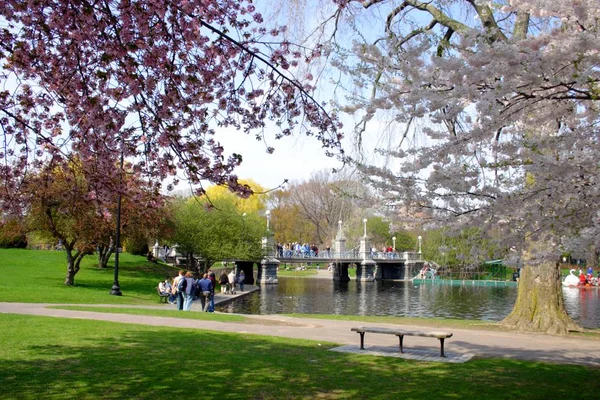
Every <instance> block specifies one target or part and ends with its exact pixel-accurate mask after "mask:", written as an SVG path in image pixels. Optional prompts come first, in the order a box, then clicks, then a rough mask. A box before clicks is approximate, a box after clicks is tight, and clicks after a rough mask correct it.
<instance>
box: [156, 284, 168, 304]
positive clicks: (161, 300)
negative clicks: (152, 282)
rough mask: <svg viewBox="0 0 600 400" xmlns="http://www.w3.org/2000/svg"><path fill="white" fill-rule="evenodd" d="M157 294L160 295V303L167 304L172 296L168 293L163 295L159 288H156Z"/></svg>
mask: <svg viewBox="0 0 600 400" xmlns="http://www.w3.org/2000/svg"><path fill="white" fill-rule="evenodd" d="M156 293H158V297H160V302H161V303H165V304H167V301H169V296H170V295H169V294H168V293H161V292H160V290H159V289H158V286H157V287H156Z"/></svg>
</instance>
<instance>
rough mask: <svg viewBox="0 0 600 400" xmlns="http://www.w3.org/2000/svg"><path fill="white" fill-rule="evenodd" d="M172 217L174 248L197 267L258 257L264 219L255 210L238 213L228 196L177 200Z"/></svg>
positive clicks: (200, 268) (203, 269)
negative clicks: (193, 261) (195, 263)
mask: <svg viewBox="0 0 600 400" xmlns="http://www.w3.org/2000/svg"><path fill="white" fill-rule="evenodd" d="M172 206H173V207H174V211H173V215H174V220H175V228H176V229H175V235H174V237H173V240H174V241H175V242H176V243H177V245H178V251H180V252H181V253H182V254H185V255H186V258H187V259H188V260H189V261H190V265H191V261H192V259H193V258H194V259H196V260H197V262H198V263H199V270H200V271H206V270H207V269H208V268H210V266H211V265H212V264H214V263H215V262H216V261H221V260H231V259H234V260H235V259H237V260H260V259H261V258H262V254H263V253H262V245H261V238H262V237H263V236H264V234H265V228H266V225H265V222H264V219H263V218H262V217H260V216H259V215H258V214H256V213H246V214H245V215H244V213H241V212H240V211H239V210H238V209H237V208H236V204H235V203H234V202H233V201H232V199H228V198H216V199H211V200H210V201H209V200H208V199H207V198H201V199H198V198H196V197H192V198H187V199H179V200H177V201H176V202H174V203H173V205H172Z"/></svg>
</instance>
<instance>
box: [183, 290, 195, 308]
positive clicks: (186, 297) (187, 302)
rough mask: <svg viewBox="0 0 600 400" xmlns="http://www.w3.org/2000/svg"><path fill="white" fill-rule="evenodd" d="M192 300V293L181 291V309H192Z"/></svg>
mask: <svg viewBox="0 0 600 400" xmlns="http://www.w3.org/2000/svg"><path fill="white" fill-rule="evenodd" d="M192 300H194V295H193V294H191V293H185V292H184V293H183V311H190V310H191V309H192Z"/></svg>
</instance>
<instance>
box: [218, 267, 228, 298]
mask: <svg viewBox="0 0 600 400" xmlns="http://www.w3.org/2000/svg"><path fill="white" fill-rule="evenodd" d="M219 283H220V284H221V293H223V294H225V293H227V292H229V288H228V287H227V285H229V278H228V277H227V271H225V270H223V272H222V273H221V276H220V277H219Z"/></svg>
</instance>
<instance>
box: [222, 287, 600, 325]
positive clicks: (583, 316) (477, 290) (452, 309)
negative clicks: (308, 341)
mask: <svg viewBox="0 0 600 400" xmlns="http://www.w3.org/2000/svg"><path fill="white" fill-rule="evenodd" d="M563 293H564V297H565V303H566V306H567V311H568V312H569V315H571V317H572V318H573V319H574V320H575V321H576V322H577V323H579V324H580V325H581V326H583V327H586V328H600V298H599V293H600V289H572V288H565V289H564V292H563ZM516 298H517V288H516V287H484V286H476V287H473V286H450V285H431V284H422V285H418V286H416V285H414V284H413V283H411V282H389V281H385V282H382V281H379V282H356V281H350V282H334V281H331V280H328V279H313V278H279V284H277V285H263V286H262V287H261V291H260V292H255V293H253V294H251V295H249V296H246V297H244V298H240V299H238V300H235V301H234V302H231V303H229V304H226V305H224V306H221V307H218V310H219V311H223V312H232V313H240V314H290V313H299V314H338V315H394V316H408V317H436V318H459V319H471V320H486V321H500V320H501V319H503V318H504V317H505V316H506V315H508V313H510V311H511V310H512V308H513V305H514V303H515V300H516Z"/></svg>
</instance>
